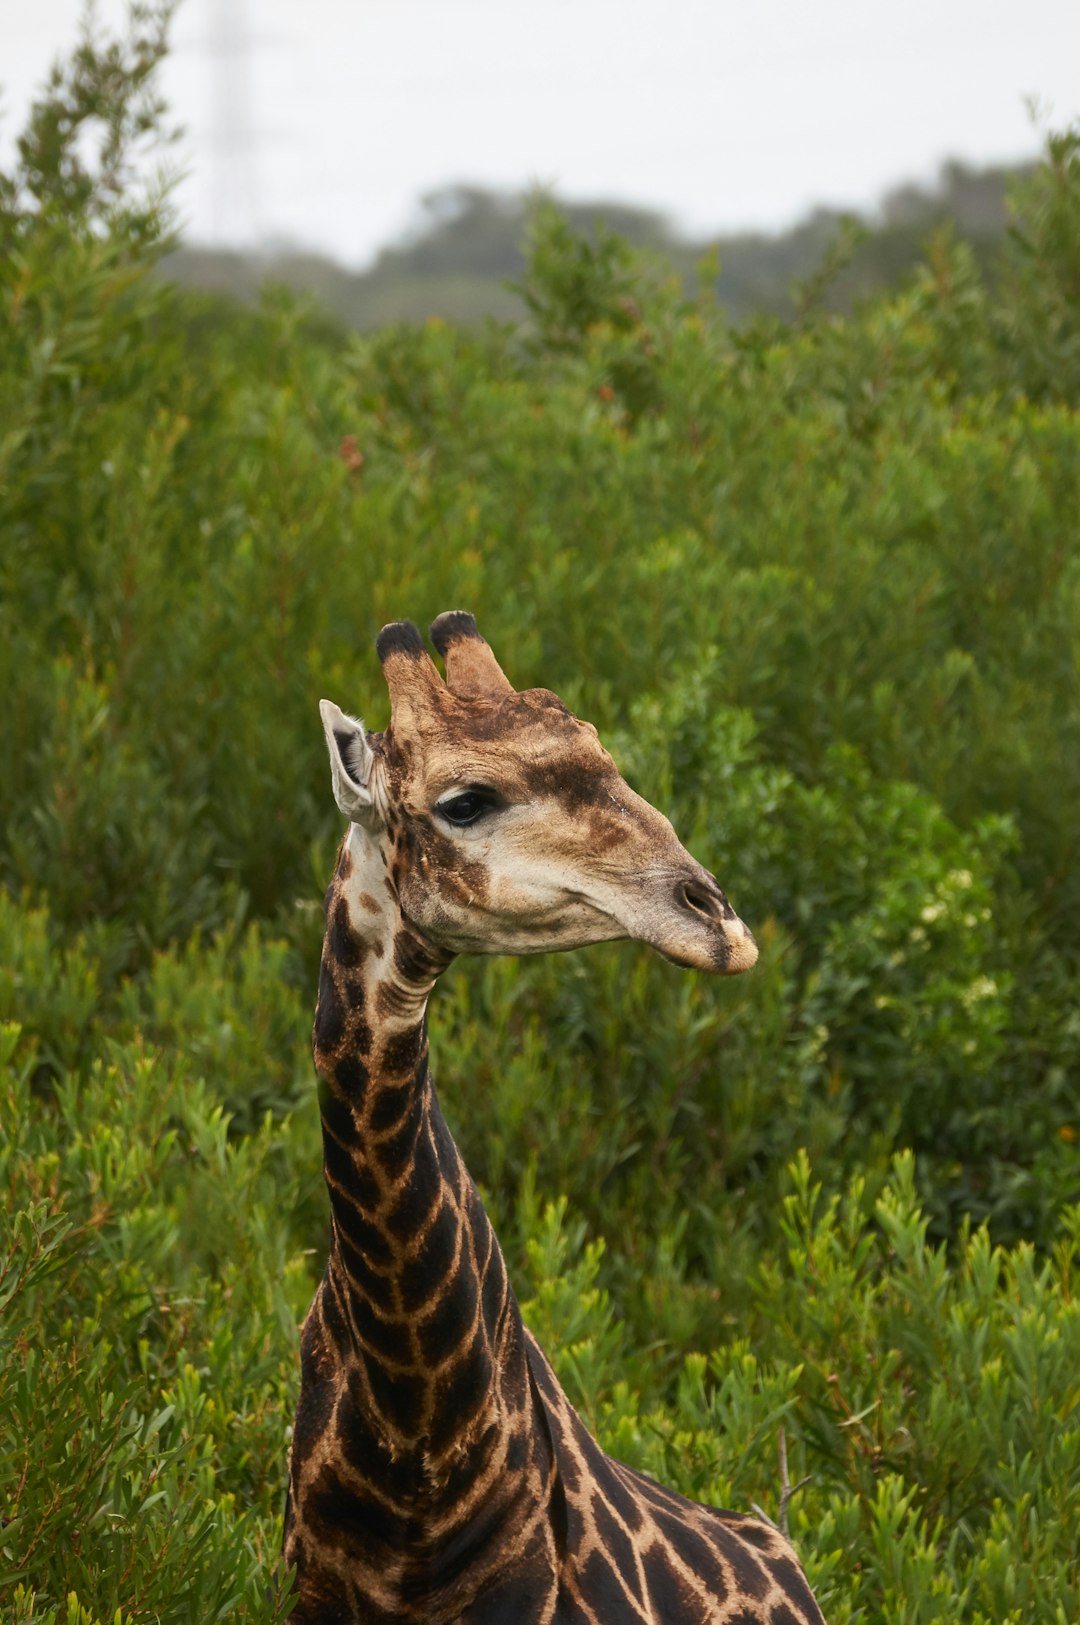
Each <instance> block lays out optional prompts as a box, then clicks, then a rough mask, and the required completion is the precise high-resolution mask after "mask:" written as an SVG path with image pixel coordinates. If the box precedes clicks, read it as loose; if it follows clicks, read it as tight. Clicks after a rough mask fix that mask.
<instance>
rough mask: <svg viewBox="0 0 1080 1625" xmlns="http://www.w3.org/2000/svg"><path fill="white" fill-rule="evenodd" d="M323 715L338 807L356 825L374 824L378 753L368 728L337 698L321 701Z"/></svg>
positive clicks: (320, 707) (331, 774) (320, 710)
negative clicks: (372, 820)
mask: <svg viewBox="0 0 1080 1625" xmlns="http://www.w3.org/2000/svg"><path fill="white" fill-rule="evenodd" d="M319 715H320V716H321V717H322V725H323V732H324V733H325V734H326V748H327V750H328V751H329V752H330V777H331V779H332V780H333V785H334V800H335V801H336V802H337V804H338V810H339V811H340V812H341V813H342V814H343V815H344V816H345V817H346V818H348V819H349V820H350V822H352V823H354V824H364V823H370V822H371V819H372V817H373V816H374V812H375V802H374V797H373V795H372V768H373V767H374V765H375V753H374V751H373V750H372V748H371V746H370V745H369V744H368V737H367V730H366V729H365V727H364V724H363V723H362V722H358V721H357V719H356V718H355V717H347V716H346V715H345V713H344V711H342V710H341V709H340V708H339V707H338V706H336V705H335V704H334V702H333V700H320V701H319Z"/></svg>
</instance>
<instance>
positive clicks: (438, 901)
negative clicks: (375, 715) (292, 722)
mask: <svg viewBox="0 0 1080 1625" xmlns="http://www.w3.org/2000/svg"><path fill="white" fill-rule="evenodd" d="M431 639H432V642H433V643H434V645H435V647H436V649H437V650H438V652H439V654H440V655H441V656H442V658H443V660H444V662H445V667H446V680H445V682H444V681H443V679H442V678H441V677H440V675H439V673H438V671H437V669H436V667H435V665H434V663H433V662H432V660H431V659H430V657H429V656H428V654H427V651H426V650H425V647H424V644H423V640H422V639H421V637H420V634H419V632H418V631H417V629H416V627H415V626H414V625H413V624H412V622H411V621H396V622H393V623H392V624H391V625H390V626H386V627H384V628H383V630H382V632H380V634H379V637H378V639H377V642H376V648H377V650H378V654H379V658H380V660H381V662H382V667H383V673H384V675H385V677H386V681H387V684H388V686H389V689H390V701H391V721H390V726H389V727H388V728H387V730H386V732H385V733H383V734H369V733H368V732H367V731H366V729H365V728H364V726H363V724H362V723H360V722H358V721H356V720H355V719H354V718H352V717H348V716H346V715H345V714H344V713H343V712H342V711H340V710H339V709H338V707H337V706H336V705H333V704H331V702H330V701H328V700H323V702H322V704H321V707H320V709H321V712H322V718H323V726H324V728H325V730H326V740H327V745H328V748H329V751H330V764H331V773H332V777H333V785H334V796H335V799H336V801H337V804H338V807H339V809H340V810H341V812H342V813H343V814H344V815H345V817H346V818H348V819H349V820H350V822H351V823H352V825H353V826H354V831H353V832H351V835H350V839H351V840H356V841H359V842H360V844H361V845H362V846H364V847H366V849H367V850H368V851H369V852H370V850H371V849H372V848H373V847H374V848H375V849H377V851H378V853H379V856H380V859H381V861H382V863H383V865H384V866H385V871H386V872H385V878H384V887H385V890H386V892H387V893H388V894H389V896H390V898H391V899H392V902H393V904H394V906H395V907H396V908H397V909H398V910H399V911H400V914H401V916H402V917H403V919H404V920H405V921H407V922H409V923H411V924H412V925H413V926H414V927H415V928H417V929H418V930H419V931H420V933H421V934H422V935H423V936H424V937H425V938H426V939H427V940H428V941H429V942H430V943H432V944H433V945H434V946H435V947H436V948H438V949H440V950H442V951H445V952H446V953H448V954H453V953H488V954H496V953H512V954H519V953H537V952H542V951H544V950H547V949H560V948H577V947H581V946H583V945H584V944H586V943H591V942H603V941H609V940H612V939H615V938H620V937H633V938H636V939H637V940H639V941H642V942H647V943H650V944H651V945H652V947H654V948H656V949H658V950H659V952H660V953H662V954H663V955H665V957H666V958H668V959H671V960H674V961H675V962H676V963H677V964H680V965H686V966H692V967H695V968H697V969H700V970H711V971H719V972H726V973H729V974H730V973H733V972H736V971H743V970H748V969H749V968H750V966H751V965H753V963H754V961H755V960H756V958H757V947H756V945H755V943H754V939H753V937H752V936H751V934H750V932H749V931H748V930H747V928H746V926H745V925H743V923H742V921H741V920H740V919H739V918H738V916H737V915H736V914H735V912H734V910H733V909H732V908H731V906H730V904H729V903H728V901H727V899H726V897H725V896H724V894H723V892H722V891H721V890H720V887H719V885H718V884H717V882H716V880H715V879H714V878H713V876H712V875H711V874H709V872H708V870H707V869H704V868H702V866H701V864H700V863H697V862H696V861H695V860H694V859H693V858H692V857H691V856H690V854H689V852H687V851H686V849H685V848H684V847H683V846H682V845H681V844H680V842H679V839H678V837H677V836H676V834H675V831H674V830H673V829H672V827H671V825H670V823H669V822H668V820H667V819H666V818H665V817H664V815H663V814H662V813H660V812H657V810H656V809H655V808H654V807H651V806H650V805H649V803H648V802H647V801H644V800H642V798H641V797H640V796H639V795H636V794H635V793H634V791H633V790H631V788H630V786H629V785H628V784H627V783H626V782H625V780H624V779H623V778H622V777H621V775H620V773H619V770H618V768H617V767H616V766H615V763H614V762H613V761H612V759H611V757H610V756H609V755H608V753H607V751H606V750H605V749H604V747H603V746H602V745H601V743H600V740H599V738H598V736H597V732H596V729H595V728H594V727H593V726H592V725H591V724H590V723H587V722H580V721H579V720H578V719H577V717H575V716H573V715H572V713H571V712H570V711H568V710H567V708H566V706H565V705H563V703H562V701H561V700H560V699H558V698H557V696H556V695H554V694H552V693H550V692H549V691H548V690H547V689H542V688H538V689H528V690H526V691H524V692H522V693H517V692H516V691H515V690H514V688H513V686H512V685H511V683H510V682H509V681H508V679H507V678H506V677H505V676H504V675H503V672H502V670H501V669H500V667H499V665H498V662H497V661H496V659H495V656H494V655H493V654H492V652H491V650H490V648H489V647H488V645H487V644H486V643H485V641H484V640H483V638H482V637H481V636H480V634H479V632H478V631H477V629H476V622H475V621H474V620H473V618H472V616H471V615H468V614H466V613H465V612H464V611H462V610H451V611H450V612H449V613H447V614H445V615H440V616H439V617H438V619H437V620H436V621H435V622H434V624H433V625H432V628H431Z"/></svg>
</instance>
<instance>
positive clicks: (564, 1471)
mask: <svg viewBox="0 0 1080 1625" xmlns="http://www.w3.org/2000/svg"><path fill="white" fill-rule="evenodd" d="M431 639H432V643H433V644H434V646H435V648H436V650H437V651H438V653H439V654H440V656H441V657H442V659H443V662H444V667H445V674H446V675H445V679H444V678H443V677H442V676H440V674H439V672H438V670H437V668H436V666H435V664H434V662H433V661H432V659H431V657H430V656H429V655H428V653H427V650H426V647H425V645H424V642H423V639H422V638H421V636H420V634H419V632H418V631H417V629H416V627H415V626H413V625H412V623H411V622H408V621H402V622H395V623H392V624H391V625H390V626H387V627H384V628H383V630H382V632H381V633H380V634H379V637H378V639H377V642H376V648H377V650H378V654H379V658H380V660H381V662H382V667H383V672H384V675H385V678H386V682H387V686H388V688H389V691H390V701H391V717H390V723H389V726H388V727H387V728H386V730H385V732H383V733H368V732H367V730H366V729H365V728H364V726H363V724H362V723H360V722H359V721H357V720H356V719H355V718H353V717H350V716H347V715H346V714H345V713H344V712H343V711H341V710H340V709H339V708H338V706H336V705H334V704H332V703H331V702H330V701H323V702H322V705H321V708H320V709H321V713H322V720H323V727H324V730H325V733H326V741H327V748H328V751H329V755H330V764H331V779H332V785H333V793H334V798H335V801H336V802H337V805H338V808H339V810H340V811H341V813H342V815H343V816H344V817H345V818H346V819H347V820H348V830H347V832H346V835H345V838H344V840H343V842H342V845H341V849H340V852H339V855H338V862H337V867H336V870H335V875H334V878H333V880H332V882H331V885H330V888H329V890H328V892H327V897H326V919H327V927H326V938H325V944H324V951H323V961H322V969H321V972H320V980H319V1000H318V1006H317V1010H316V1016H315V1027H314V1035H313V1042H314V1052H315V1060H316V1067H317V1071H318V1073H319V1101H320V1111H321V1116H322V1128H323V1148H324V1159H323V1160H324V1173H325V1177H326V1183H327V1189H328V1193H329V1198H330V1212H331V1224H330V1249H329V1259H328V1262H327V1266H326V1271H325V1273H324V1276H323V1279H322V1281H321V1283H320V1286H319V1288H318V1291H317V1293H316V1295H315V1299H314V1301H313V1303H312V1306H311V1310H310V1311H309V1314H308V1316H307V1319H306V1321H305V1323H304V1329H303V1336H302V1343H301V1390H300V1399H299V1404H298V1409H297V1417H296V1425H295V1428H294V1434H293V1443H292V1451H291V1460H290V1474H289V1500H288V1506H287V1510H286V1533H285V1559H286V1563H287V1564H289V1565H293V1566H295V1569H296V1581H297V1601H296V1605H295V1608H294V1610H293V1613H292V1615H291V1618H292V1620H293V1622H294V1625H361V1622H363V1625H390V1622H391V1621H393V1622H395V1625H401V1622H406V1625H451V1622H457V1621H460V1622H462V1625H504V1622H505V1625H578V1622H580V1625H589V1622H591V1625H623V1622H624V1621H626V1622H630V1621H634V1622H652V1625H698V1622H700V1625H809V1622H814V1625H820V1621H821V1615H820V1613H819V1612H818V1610H817V1607H816V1604H815V1603H814V1600H813V1598H812V1596H811V1594H810V1591H809V1589H808V1587H807V1584H806V1581H805V1578H804V1577H803V1574H802V1571H801V1569H800V1568H799V1565H798V1562H797V1560H796V1558H795V1555H794V1553H793V1551H792V1549H791V1547H790V1546H789V1544H788V1543H787V1541H786V1540H785V1538H784V1537H783V1536H782V1535H781V1534H780V1533H779V1532H778V1531H776V1530H773V1529H772V1528H771V1527H770V1526H768V1525H767V1524H765V1523H763V1522H761V1521H760V1520H759V1519H756V1518H753V1517H745V1516H741V1515H739V1514H736V1513H732V1512H722V1511H719V1510H717V1509H715V1508H711V1507H705V1506H699V1505H696V1504H695V1503H692V1502H690V1501H687V1500H685V1499H684V1498H682V1497H681V1496H678V1495H676V1494H675V1493H674V1492H673V1491H669V1490H665V1489H663V1488H661V1486H659V1485H658V1484H655V1483H654V1482H653V1481H652V1480H651V1479H648V1478H646V1477H645V1476H643V1475H641V1474H639V1473H636V1472H634V1471H632V1470H631V1469H630V1468H628V1467H625V1466H623V1465H622V1464H621V1463H619V1462H617V1461H614V1460H612V1459H611V1458H609V1457H608V1456H606V1455H605V1454H604V1453H603V1451H601V1450H600V1448H599V1447H598V1446H597V1444H596V1443H595V1442H594V1441H593V1440H592V1438H591V1437H590V1435H589V1434H588V1432H587V1430H586V1429H585V1428H584V1426H583V1425H582V1423H581V1421H580V1420H579V1418H578V1417H577V1416H576V1414H575V1413H574V1411H573V1409H572V1407H571V1406H570V1404H569V1402H568V1401H567V1399H566V1397H565V1395H564V1394H563V1392H562V1390H561V1388H560V1386H559V1384H558V1382H557V1380H556V1378H555V1376H554V1374H553V1372H552V1370H551V1367H550V1365H549V1364H548V1362H547V1360H546V1358H545V1356H544V1354H543V1353H542V1351H541V1350H540V1348H539V1347H538V1345H537V1344H536V1342H535V1341H534V1339H533V1338H532V1337H531V1335H530V1334H529V1333H528V1332H527V1331H526V1329H525V1327H524V1325H523V1323H522V1320H521V1315H520V1312H519V1309H518V1305H517V1301H516V1299H515V1297H514V1294H513V1291H512V1289H511V1287H510V1285H509V1282H508V1280H507V1276H506V1269H505V1265H504V1262H503V1256H502V1252H501V1250H500V1248H499V1244H498V1241H497V1240H496V1237H495V1235H494V1232H493V1230H492V1228H491V1225H490V1223H489V1221H488V1219H487V1216H486V1214H485V1212H484V1209H483V1205H482V1203H481V1201H480V1198H479V1196H478V1195H477V1192H476V1188H475V1186H474V1185H473V1183H472V1181H471V1179H470V1178H469V1175H468V1173H467V1171H466V1169H465V1167H464V1164H463V1162H462V1159H461V1157H460V1154H459V1153H458V1150H457V1147H456V1145H455V1144H454V1141H453V1138H452V1136H451V1134H450V1131H449V1129H448V1128H447V1126H446V1122H445V1120H444V1118H443V1116H442V1113H441V1111H440V1109H439V1104H438V1099H437V1096H436V1094H435V1090H434V1087H433V1083H432V1079H431V1076H430V1073H429V1070H428V1064H427V1004H428V999H429V996H430V994H431V991H432V989H433V987H434V984H435V982H436V980H437V978H438V976H439V975H440V973H441V972H442V971H443V970H444V969H445V968H446V966H447V965H448V964H449V963H450V962H451V960H452V959H453V958H454V956H455V955H456V954H458V953H462V952H474V953H534V952H543V951H546V950H552V949H565V948H573V947H580V946H583V945H585V944H587V943H592V942H602V941H608V940H612V939H615V938H619V937H634V938H637V939H639V940H641V941H643V942H646V943H649V944H651V945H652V946H653V947H654V948H656V949H657V950H658V951H659V952H660V953H662V954H664V955H666V957H668V958H669V959H672V960H674V961H676V962H677V963H679V964H682V965H686V966H690V967H695V968H698V969H702V970H708V971H713V972H718V973H721V974H731V973H734V972H738V971H742V970H746V969H748V968H749V967H750V966H751V965H752V964H753V963H754V961H755V959H756V957H757V949H756V947H755V945H754V940H753V937H752V936H751V934H750V932H749V931H748V930H747V928H746V927H745V926H744V925H743V923H742V921H741V920H739V918H738V917H737V915H736V914H735V912H734V910H733V909H732V908H731V906H730V904H729V903H728V901H727V899H726V897H725V896H724V893H723V892H722V891H721V889H720V886H719V884H718V882H717V881H716V880H715V878H714V877H713V876H712V875H711V874H710V873H709V872H708V871H707V870H706V869H704V868H703V867H702V866H701V865H700V864H699V863H697V862H696V861H695V859H693V858H692V857H691V856H690V854H689V853H688V852H687V851H686V850H685V848H684V847H683V846H682V845H681V843H680V842H679V840H678V837H677V836H676V834H675V832H674V830H673V829H672V827H671V825H670V824H669V823H668V821H667V819H666V818H665V817H664V816H663V815H662V814H661V813H660V812H658V811H657V810H656V809H655V808H654V807H652V806H650V804H649V803H648V802H647V801H644V800H643V799H642V798H641V797H640V796H638V795H636V794H635V792H634V791H633V790H631V789H630V787H629V786H628V785H627V784H626V783H625V781H624V780H623V779H622V777H621V775H620V774H619V772H618V769H617V768H616V766H615V763H614V762H613V761H612V759H611V757H610V756H609V755H608V754H607V752H606V751H605V750H604V748H603V746H602V745H601V744H600V741H599V738H598V737H597V734H596V730H595V729H594V728H593V727H591V725H590V724H588V723H583V722H580V721H579V720H578V719H577V718H576V717H575V716H573V715H572V713H571V712H570V711H569V710H567V708H566V707H565V706H564V705H563V704H562V702H561V701H560V700H559V699H558V698H557V696H556V695H554V694H552V693H550V692H549V691H548V690H546V689H532V690H527V691H525V692H522V693H518V692H517V691H516V690H515V689H514V688H513V686H512V684H511V683H510V682H509V680H508V679H507V677H506V676H505V674H504V673H503V671H502V670H501V668H500V666H499V664H498V662H497V661H496V659H495V656H494V654H493V653H492V651H491V649H490V648H489V647H488V645H487V643H486V642H485V641H484V639H483V638H482V637H481V636H480V633H479V631H478V630H477V627H476V623H475V621H474V620H473V618H472V616H471V615H470V614H468V613H467V612H466V611H463V610H452V611H450V612H448V613H447V614H444V615H440V616H439V617H438V619H437V620H436V621H435V622H434V623H433V625H432V628H431Z"/></svg>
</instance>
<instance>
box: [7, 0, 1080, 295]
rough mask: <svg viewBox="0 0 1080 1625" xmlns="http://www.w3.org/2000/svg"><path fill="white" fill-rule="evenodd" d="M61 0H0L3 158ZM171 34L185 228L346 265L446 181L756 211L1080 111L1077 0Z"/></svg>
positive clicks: (403, 18)
mask: <svg viewBox="0 0 1080 1625" xmlns="http://www.w3.org/2000/svg"><path fill="white" fill-rule="evenodd" d="M81 9H82V7H81V3H80V0H0V84H2V86H3V104H2V105H3V108H4V120H3V126H2V128H0V150H2V151H3V153H4V155H5V157H6V155H7V154H8V152H9V151H10V140H11V137H12V134H13V132H14V131H15V130H16V129H17V128H18V126H19V125H20V124H21V122H22V116H23V114H24V112H25V109H26V107H27V105H28V103H29V99H30V96H31V94H32V91H33V89H34V87H35V85H36V84H37V83H38V82H39V81H40V79H41V77H42V76H43V74H44V72H45V71H46V69H47V67H48V65H49V63H50V62H51V61H52V59H53V58H54V57H55V56H56V54H57V53H58V52H59V51H62V50H63V49H64V48H65V47H67V46H69V45H70V44H71V43H72V42H73V41H74V39H75V38H76V34H77V24H78V18H79V15H80V12H81ZM98 9H99V14H100V16H101V17H102V18H103V20H106V21H109V22H114V21H116V20H119V19H122V18H123V17H124V15H125V13H126V6H125V5H124V4H123V0H100V3H99V8H98ZM173 41H174V50H173V53H172V56H171V58H170V61H169V62H168V64H167V66H166V69H165V74H164V89H165V92H166V94H167V96H168V98H169V101H170V103H171V106H172V108H173V112H174V116H175V118H176V119H177V120H178V121H179V122H180V123H181V124H182V125H183V126H184V127H185V132H186V133H185V137H184V140H183V143H182V145H181V147H180V149H179V154H180V157H181V160H182V162H183V165H184V167H185V168H186V169H187V171H188V176H187V178H186V179H185V181H184V182H183V184H182V186H181V188H180V191H179V193H178V203H179V205H180V212H181V218H182V220H183V222H184V224H185V227H186V231H187V235H188V236H189V237H190V238H192V239H199V240H202V241H225V242H241V243H243V242H250V241H252V240H254V239H255V238H261V239H283V238H284V239H288V240H291V241H294V242H299V243H302V244H307V245H310V246H313V247H316V248H320V249H323V250H325V251H329V252H331V253H333V254H334V255H336V256H337V257H338V258H340V259H343V260H345V261H346V262H348V263H351V264H360V263H363V262H365V261H367V260H369V259H370V258H371V257H372V255H373V254H374V253H375V252H376V250H377V249H378V248H379V247H381V246H382V245H383V244H384V243H386V242H387V241H389V240H391V239H392V238H394V237H395V236H397V235H399V234H400V232H401V231H402V230H403V229H405V228H406V227H407V226H408V225H409V224H410V223H412V222H414V221H415V219H416V211H417V200H418V199H419V197H420V196H421V195H422V194H423V193H425V192H429V191H432V190H434V189H436V188H438V187H439V186H441V185H444V184H446V183H448V182H453V181H468V182H476V183H479V184H482V185H490V186H496V187H502V188H508V189H514V190H517V189H520V188H521V187H524V186H528V185H530V184H533V183H536V182H541V183H543V184H547V185H552V186H554V187H555V188H556V190H557V191H558V192H559V193H561V194H562V195H563V196H564V197H567V198H574V199H592V198H600V197H604V198H618V199H620V200H624V201H627V202H634V203H642V204H647V205H649V206H652V207H657V208H659V209H661V210H662V211H664V212H666V213H668V214H669V215H670V216H671V218H672V219H673V221H674V222H675V224H676V225H677V226H679V227H681V228H683V229H685V230H686V231H688V232H692V233H694V234H695V235H704V234H706V233H707V232H708V231H710V230H712V229H718V230H719V229H723V230H727V229H731V228H733V227H741V226H762V227H766V228H779V227H782V226H785V225H788V224H790V223H791V222H792V221H793V220H795V219H796V218H798V217H799V216H800V215H801V214H803V213H805V211H806V210H807V209H809V208H810V207H811V206H812V205H814V204H816V203H826V204H831V205H842V206H845V207H865V206H869V205H871V204H872V203H873V202H874V201H875V200H876V199H878V198H879V197H880V196H881V194H882V192H883V191H884V190H886V189H887V188H888V187H890V186H892V185H895V184H897V183H899V182H902V181H906V180H911V179H914V180H929V179H931V178H932V177H933V175H934V174H935V172H936V169H937V166H938V165H939V164H940V162H941V160H942V159H944V158H947V157H959V158H963V159H966V160H968V161H971V162H975V163H987V162H992V161H998V160H1011V159H1015V158H1018V157H1024V156H1029V155H1030V154H1032V153H1033V152H1034V151H1035V150H1036V149H1037V146H1038V135H1037V132H1036V131H1035V129H1034V128H1033V126H1032V123H1031V119H1030V116H1029V113H1028V111H1027V109H1026V106H1025V98H1028V97H1031V96H1036V97H1038V98H1039V100H1040V102H1041V103H1044V104H1046V105H1048V107H1049V109H1050V111H1051V114H1052V121H1053V122H1055V123H1057V124H1063V123H1067V122H1069V121H1071V120H1072V119H1074V118H1076V117H1077V115H1078V114H1080V0H902V3H900V0H893V4H891V5H888V6H885V5H882V4H880V3H878V0H798V3H793V0H743V3H741V4H739V5H735V4H733V3H731V0H543V3H536V0H184V3H183V4H182V5H181V6H180V9H179V12H178V14H177V17H176V20H175V22H174V24H173Z"/></svg>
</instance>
